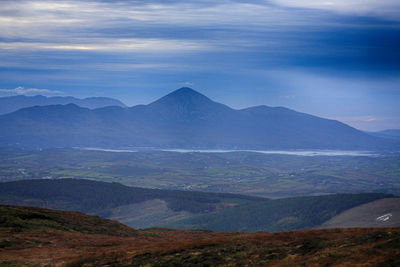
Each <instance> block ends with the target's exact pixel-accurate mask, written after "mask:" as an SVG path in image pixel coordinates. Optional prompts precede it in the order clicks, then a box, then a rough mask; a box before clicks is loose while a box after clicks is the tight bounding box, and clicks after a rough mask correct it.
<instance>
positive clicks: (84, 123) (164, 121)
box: [0, 87, 398, 149]
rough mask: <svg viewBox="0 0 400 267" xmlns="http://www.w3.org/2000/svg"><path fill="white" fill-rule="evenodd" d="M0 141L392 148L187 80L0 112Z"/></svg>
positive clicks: (338, 126) (308, 117)
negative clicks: (130, 97)
mask: <svg viewBox="0 0 400 267" xmlns="http://www.w3.org/2000/svg"><path fill="white" fill-rule="evenodd" d="M0 128H2V129H3V131H2V132H1V133H0V145H8V146H9V145H22V146H31V147H60V146H62V147H71V146H83V147H85V146H86V147H88V146H97V147H122V146H136V147H164V148H165V147H172V148H192V147H201V148H241V149H278V148H286V149H287V148H290V149H310V148H314V149H393V146H396V144H397V145H398V143H396V141H394V140H387V139H381V138H378V137H374V136H371V135H368V134H366V133H363V132H361V131H358V130H356V129H354V128H352V127H350V126H348V125H346V124H343V123H341V122H339V121H335V120H328V119H323V118H319V117H316V116H312V115H308V114H305V113H300V112H296V111H293V110H290V109H287V108H282V107H267V106H258V107H251V108H247V109H242V110H235V109H232V108H230V107H228V106H225V105H223V104H220V103H216V102H214V101H212V100H211V99H209V98H207V97H206V96H204V95H202V94H200V93H198V92H196V91H194V90H193V89H190V88H186V87H184V88H181V89H178V90H176V91H174V92H172V93H170V94H168V95H166V96H164V97H162V98H160V99H159V100H157V101H155V102H153V103H150V104H149V105H139V106H134V107H131V108H129V109H126V108H121V107H105V108H99V109H95V110H89V109H86V108H82V107H78V106H76V105H74V104H69V105H54V106H45V107H32V108H26V109H22V110H19V111H16V112H14V113H11V114H6V115H3V116H0Z"/></svg>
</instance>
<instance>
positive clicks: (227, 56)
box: [0, 0, 400, 130]
mask: <svg viewBox="0 0 400 267" xmlns="http://www.w3.org/2000/svg"><path fill="white" fill-rule="evenodd" d="M182 86H189V87H192V88H193V89H195V90H197V91H199V92H201V93H203V94H205V95H207V96H209V97H210V98H212V99H213V100H215V101H218V102H222V103H224V104H227V105H229V106H231V107H234V108H244V107H248V106H253V105H261V104H264V105H269V106H286V107H289V108H292V109H295V110H297V111H302V112H306V113H310V114H314V115H318V116H322V117H327V118H334V119H338V120H341V121H343V122H346V123H348V124H350V125H352V126H354V127H356V128H359V129H363V130H383V129H388V128H399V129H400V107H399V106H400V104H399V103H400V1H398V0H270V1H263V0H253V1H236V0H220V1H211V0H205V1H192V0H187V1H174V0H164V1H161V0H155V1H152V0H141V1H106V0H97V1H89V0H87V1H40V0H37V1H36V0H29V1H23V0H21V1H18V0H10V1H8V0H1V1H0V96H5V95H12V94H29V95H32V94H45V95H72V96H75V97H88V96H108V97H114V98H118V99H120V100H122V101H123V102H125V103H126V104H128V105H136V104H147V103H149V102H151V101H153V100H155V99H157V98H159V97H160V96H163V95H164V94H167V93H168V92H170V91H172V90H175V89H177V88H180V87H182Z"/></svg>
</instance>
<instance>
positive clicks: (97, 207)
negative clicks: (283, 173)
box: [0, 179, 391, 232]
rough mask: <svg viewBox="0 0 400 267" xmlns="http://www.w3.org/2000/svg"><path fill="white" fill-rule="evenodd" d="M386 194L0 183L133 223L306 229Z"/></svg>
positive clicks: (27, 200) (17, 194) (11, 198)
mask: <svg viewBox="0 0 400 267" xmlns="http://www.w3.org/2000/svg"><path fill="white" fill-rule="evenodd" d="M388 197H391V195H386V194H335V195H324V196H311V197H296V198H285V199H276V200H269V199H265V198H258V197H250V196H243V195H235V194H221V193H204V192H195V191H178V190H155V189H145V188H137V187H128V186H123V185H121V184H118V183H105V182H95V181H89V180H77V179H60V180H48V179H43V180H25V181H15V182H7V183H0V203H1V204H9V205H22V206H40V207H44V208H54V209H64V210H77V211H81V212H86V213H91V214H97V215H100V216H102V217H105V218H110V219H116V220H119V221H120V222H122V223H125V224H128V225H130V226H133V227H136V228H147V227H151V226H167V227H170V228H179V229H181V228H185V229H208V230H213V231H222V232H226V231H242V232H256V231H268V232H279V231H289V230H298V229H311V228H314V227H317V226H319V225H321V224H322V223H324V222H325V221H327V220H329V219H331V218H332V217H334V216H336V215H337V214H339V213H341V212H343V211H345V210H347V209H351V208H354V207H357V206H359V205H362V204H365V203H369V202H372V201H375V200H377V199H383V198H388Z"/></svg>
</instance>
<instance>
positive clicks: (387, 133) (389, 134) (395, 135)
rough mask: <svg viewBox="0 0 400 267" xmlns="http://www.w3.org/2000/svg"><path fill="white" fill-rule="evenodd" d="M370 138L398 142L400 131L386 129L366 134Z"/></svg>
mask: <svg viewBox="0 0 400 267" xmlns="http://www.w3.org/2000/svg"><path fill="white" fill-rule="evenodd" d="M368 134H370V135H372V136H377V137H382V138H389V139H397V140H400V129H388V130H383V131H379V132H368Z"/></svg>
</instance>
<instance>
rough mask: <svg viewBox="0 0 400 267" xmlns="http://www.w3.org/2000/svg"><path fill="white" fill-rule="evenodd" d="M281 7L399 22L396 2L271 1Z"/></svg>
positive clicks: (399, 14) (399, 7) (350, 0)
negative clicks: (326, 11)
mask: <svg viewBox="0 0 400 267" xmlns="http://www.w3.org/2000/svg"><path fill="white" fill-rule="evenodd" d="M271 1H272V2H273V3H276V4H278V5H281V6H286V7H295V8H310V9H320V10H328V11H333V12H337V13H344V14H356V15H367V16H378V17H381V18H385V19H393V20H396V21H398V20H400V1H398V0H271Z"/></svg>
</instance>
